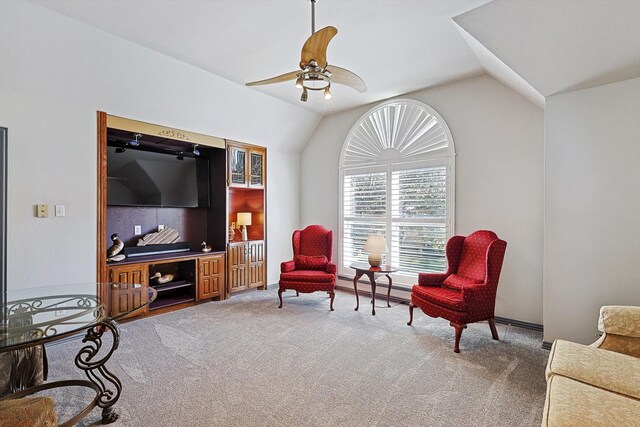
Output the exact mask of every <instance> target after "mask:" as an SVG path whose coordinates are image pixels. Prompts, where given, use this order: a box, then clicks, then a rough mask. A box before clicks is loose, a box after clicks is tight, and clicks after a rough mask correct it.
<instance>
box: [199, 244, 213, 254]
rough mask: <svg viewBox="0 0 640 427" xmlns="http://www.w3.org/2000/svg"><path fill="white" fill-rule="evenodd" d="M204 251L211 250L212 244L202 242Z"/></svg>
mask: <svg viewBox="0 0 640 427" xmlns="http://www.w3.org/2000/svg"><path fill="white" fill-rule="evenodd" d="M201 246H202V252H211V246H209V245H207V242H202V245H201Z"/></svg>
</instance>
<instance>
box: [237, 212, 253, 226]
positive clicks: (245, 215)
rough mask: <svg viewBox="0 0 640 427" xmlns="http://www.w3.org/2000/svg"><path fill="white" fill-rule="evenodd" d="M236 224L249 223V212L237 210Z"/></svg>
mask: <svg viewBox="0 0 640 427" xmlns="http://www.w3.org/2000/svg"><path fill="white" fill-rule="evenodd" d="M238 225H251V212H238Z"/></svg>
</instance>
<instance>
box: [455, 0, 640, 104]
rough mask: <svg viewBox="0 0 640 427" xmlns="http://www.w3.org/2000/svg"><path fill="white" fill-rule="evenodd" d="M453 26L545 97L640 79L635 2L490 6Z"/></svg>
mask: <svg viewBox="0 0 640 427" xmlns="http://www.w3.org/2000/svg"><path fill="white" fill-rule="evenodd" d="M455 21H456V22H457V23H458V24H459V25H460V26H461V27H462V28H464V29H465V30H466V31H467V32H468V33H469V34H470V35H471V36H473V37H474V38H475V39H477V40H478V41H479V42H480V43H481V44H482V45H483V46H485V47H486V48H487V49H488V50H489V51H491V52H492V53H493V54H494V55H495V56H497V57H498V58H500V60H502V61H503V62H504V63H505V64H506V65H507V66H508V67H510V68H511V69H512V70H513V71H515V73H516V74H518V75H519V76H520V77H522V78H523V79H524V80H526V82H528V83H529V84H530V85H531V86H533V88H535V89H536V90H537V91H538V92H540V93H541V94H542V95H544V96H549V95H552V94H555V93H560V92H566V91H570V90H577V89H584V88H587V87H592V86H597V85H601V84H606V83H612V82H616V81H620V80H626V79H630V78H635V77H640V1H638V0H581V1H577V0H536V1H513V0H495V1H493V2H491V3H489V4H486V5H483V6H481V7H478V8H477V9H475V10H472V11H470V12H467V13H465V14H463V15H461V16H458V17H456V18H455Z"/></svg>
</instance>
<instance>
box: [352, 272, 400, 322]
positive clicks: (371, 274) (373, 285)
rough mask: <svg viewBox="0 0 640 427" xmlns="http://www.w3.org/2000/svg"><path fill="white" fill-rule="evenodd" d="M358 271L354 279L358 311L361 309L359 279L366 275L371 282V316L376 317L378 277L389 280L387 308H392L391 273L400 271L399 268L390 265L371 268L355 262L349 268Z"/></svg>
mask: <svg viewBox="0 0 640 427" xmlns="http://www.w3.org/2000/svg"><path fill="white" fill-rule="evenodd" d="M349 267H350V268H353V269H354V270H355V271H356V275H355V276H354V278H353V288H354V289H355V291H356V311H358V308H359V307H360V298H359V297H358V279H360V278H361V277H362V276H364V275H366V276H367V277H368V278H369V282H371V294H372V296H371V305H372V310H371V314H373V315H374V316H375V315H376V275H378V276H379V275H385V276H386V277H387V279H388V280H389V289H388V290H387V307H391V304H389V297H390V296H391V284H392V280H391V276H390V274H391V273H395V272H396V271H398V267H392V266H390V265H385V264H382V265H381V266H380V267H371V266H370V265H369V264H367V263H366V262H355V263H353V264H351V265H350V266H349Z"/></svg>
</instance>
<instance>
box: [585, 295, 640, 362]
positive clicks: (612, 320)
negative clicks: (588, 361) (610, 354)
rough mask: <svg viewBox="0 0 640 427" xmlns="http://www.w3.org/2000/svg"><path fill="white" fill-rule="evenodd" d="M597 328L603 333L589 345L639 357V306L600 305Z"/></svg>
mask: <svg viewBox="0 0 640 427" xmlns="http://www.w3.org/2000/svg"><path fill="white" fill-rule="evenodd" d="M598 329H599V330H600V331H601V332H604V333H603V334H602V336H601V337H600V339H598V341H596V342H594V343H593V344H591V346H593V347H597V348H601V349H603V350H609V351H615V352H616V353H622V354H627V355H629V356H634V357H640V307H631V306H621V305H606V306H604V307H602V308H601V309H600V318H599V319H598Z"/></svg>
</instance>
